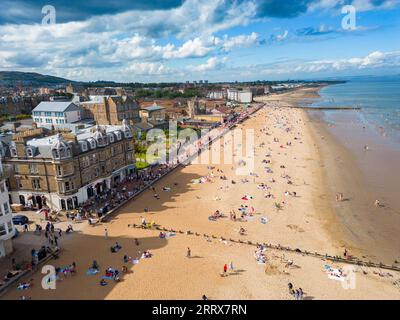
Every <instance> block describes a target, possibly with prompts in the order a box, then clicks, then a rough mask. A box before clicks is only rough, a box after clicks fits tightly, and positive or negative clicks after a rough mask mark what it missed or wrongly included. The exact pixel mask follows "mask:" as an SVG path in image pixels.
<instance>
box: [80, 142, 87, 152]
mask: <svg viewBox="0 0 400 320" xmlns="http://www.w3.org/2000/svg"><path fill="white" fill-rule="evenodd" d="M80 145H81V151H82V152H86V151H87V150H88V146H87V143H86V142H85V141H82V142H81V143H80Z"/></svg>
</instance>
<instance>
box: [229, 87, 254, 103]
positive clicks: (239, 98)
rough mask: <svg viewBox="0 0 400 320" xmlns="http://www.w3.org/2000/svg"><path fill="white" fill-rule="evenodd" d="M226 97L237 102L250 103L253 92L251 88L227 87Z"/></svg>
mask: <svg viewBox="0 0 400 320" xmlns="http://www.w3.org/2000/svg"><path fill="white" fill-rule="evenodd" d="M227 98H228V100H231V101H235V102H239V103H251V102H252V101H253V94H252V92H251V90H237V89H228V90H227Z"/></svg>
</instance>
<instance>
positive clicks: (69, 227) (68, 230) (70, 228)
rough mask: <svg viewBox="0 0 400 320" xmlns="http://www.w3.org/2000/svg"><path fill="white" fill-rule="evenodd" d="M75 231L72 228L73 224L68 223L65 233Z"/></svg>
mask: <svg viewBox="0 0 400 320" xmlns="http://www.w3.org/2000/svg"><path fill="white" fill-rule="evenodd" d="M73 231H74V229H73V228H72V226H71V225H68V227H67V230H65V233H71V232H73Z"/></svg>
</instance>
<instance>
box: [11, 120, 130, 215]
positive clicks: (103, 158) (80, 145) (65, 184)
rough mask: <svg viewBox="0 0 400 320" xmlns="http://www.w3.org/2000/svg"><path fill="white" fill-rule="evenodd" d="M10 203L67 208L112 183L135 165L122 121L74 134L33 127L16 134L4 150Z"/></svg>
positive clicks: (100, 191)
mask: <svg viewBox="0 0 400 320" xmlns="http://www.w3.org/2000/svg"><path fill="white" fill-rule="evenodd" d="M4 154H5V157H4V159H3V163H4V166H7V167H8V169H10V170H13V173H14V174H13V175H12V176H11V177H10V178H9V180H8V185H9V192H10V195H11V200H12V202H13V203H21V204H23V205H27V206H33V207H35V208H41V207H42V206H44V205H47V206H49V207H50V208H51V209H56V210H70V209H73V208H77V207H78V206H79V205H80V204H82V203H84V202H85V201H87V200H88V199H90V198H92V197H93V196H95V195H96V194H100V193H102V192H104V191H106V190H107V189H109V188H111V187H113V186H114V185H115V184H116V183H118V182H119V181H122V180H123V179H124V178H125V177H126V176H127V175H128V174H131V173H133V172H134V170H135V157H134V143H133V133H132V130H131V128H130V126H128V124H127V121H126V120H125V121H122V125H116V126H111V125H107V126H99V125H97V126H92V127H89V128H84V129H80V130H78V131H77V132H75V133H72V132H68V131H60V132H58V133H57V132H54V131H50V132H49V131H47V130H46V129H44V128H34V129H31V130H26V131H23V132H19V133H17V134H15V135H14V136H13V138H12V141H11V143H10V144H9V146H8V148H7V150H5V152H4Z"/></svg>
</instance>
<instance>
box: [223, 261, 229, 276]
mask: <svg viewBox="0 0 400 320" xmlns="http://www.w3.org/2000/svg"><path fill="white" fill-rule="evenodd" d="M227 271H228V266H227V264H225V265H224V276H226V272H227Z"/></svg>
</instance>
